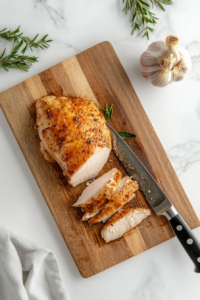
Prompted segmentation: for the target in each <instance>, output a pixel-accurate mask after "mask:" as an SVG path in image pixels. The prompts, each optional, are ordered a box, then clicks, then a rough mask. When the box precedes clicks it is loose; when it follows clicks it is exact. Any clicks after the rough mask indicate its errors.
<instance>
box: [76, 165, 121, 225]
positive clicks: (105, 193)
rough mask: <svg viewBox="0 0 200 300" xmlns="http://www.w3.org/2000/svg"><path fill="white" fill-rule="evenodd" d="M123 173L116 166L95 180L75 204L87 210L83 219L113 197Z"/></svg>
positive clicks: (91, 214) (97, 210)
mask: <svg viewBox="0 0 200 300" xmlns="http://www.w3.org/2000/svg"><path fill="white" fill-rule="evenodd" d="M121 177H122V174H121V172H120V171H119V170H117V169H116V168H113V169H112V170H110V171H109V172H107V173H105V174H104V175H102V176H101V177H99V178H98V179H96V180H95V181H93V182H92V183H91V184H90V185H89V186H88V187H87V188H86V189H85V190H84V191H83V193H82V194H81V196H80V197H79V198H78V200H77V202H76V203H75V204H74V205H73V206H76V207H81V208H82V210H83V211H84V212H85V213H84V215H83V217H82V221H85V220H88V219H89V218H91V217H92V216H94V215H96V214H97V213H98V212H99V210H100V208H101V206H102V205H103V204H104V203H105V202H106V201H107V200H108V199H110V198H111V197H112V195H113V194H114V192H115V190H116V189H117V187H118V186H119V184H120V182H121Z"/></svg>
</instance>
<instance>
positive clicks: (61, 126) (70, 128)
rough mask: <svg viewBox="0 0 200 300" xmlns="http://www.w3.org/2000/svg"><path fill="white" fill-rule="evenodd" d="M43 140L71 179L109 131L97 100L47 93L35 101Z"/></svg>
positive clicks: (107, 142) (104, 145)
mask: <svg viewBox="0 0 200 300" xmlns="http://www.w3.org/2000/svg"><path fill="white" fill-rule="evenodd" d="M36 110H37V121H36V128H38V132H39V136H40V139H41V140H42V142H43V145H44V148H45V149H46V150H47V151H48V153H49V154H50V156H51V157H52V158H53V159H54V160H56V161H57V162H58V164H59V165H60V166H61V168H62V169H63V174H64V175H66V176H67V177H68V178H69V179H70V177H71V176H73V174H75V173H76V171H78V170H79V169H80V167H81V166H83V165H84V164H85V163H86V162H87V160H88V159H89V158H90V157H91V156H92V155H93V154H95V153H96V152H99V151H101V150H102V148H109V149H110V148H111V137H110V132H109V130H108V128H107V126H106V124H105V119H104V117H103V115H102V114H101V113H100V112H99V110H98V108H97V107H96V105H95V103H94V102H93V101H90V100H86V99H82V98H67V97H56V96H47V97H43V98H41V99H39V100H37V102H36Z"/></svg>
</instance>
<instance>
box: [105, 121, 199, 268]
mask: <svg viewBox="0 0 200 300" xmlns="http://www.w3.org/2000/svg"><path fill="white" fill-rule="evenodd" d="M106 124H107V126H108V128H109V130H110V132H111V136H112V146H113V151H114V153H115V155H116V156H117V158H118V159H119V160H120V161H121V163H122V165H123V166H124V168H125V169H126V171H127V173H128V174H129V175H130V176H131V178H133V179H134V180H136V181H137V182H138V184H139V188H140V190H142V191H143V193H144V195H145V197H146V200H147V201H148V203H149V204H150V206H151V207H152V209H153V210H154V211H155V213H156V214H157V215H164V216H165V217H167V219H168V220H169V223H170V225H171V227H172V229H173V231H174V233H175V234H176V236H177V238H178V239H179V241H180V243H181V244H182V246H183V248H184V249H185V251H186V252H187V254H188V255H189V257H190V258H191V259H192V261H193V263H194V265H195V272H196V273H200V243H199V241H198V240H197V238H196V237H195V235H194V234H193V233H192V231H191V229H190V228H189V227H188V225H187V224H186V223H185V221H184V220H183V218H182V217H181V216H180V215H179V213H178V212H177V210H176V209H175V207H174V206H173V205H172V203H171V201H170V200H169V198H168V197H167V195H166V194H165V193H164V192H163V190H162V189H161V188H160V186H159V185H158V183H157V182H156V181H155V179H154V178H153V177H152V175H151V174H150V173H149V171H148V170H147V169H146V168H145V166H144V165H143V164H142V162H141V161H140V160H139V158H138V157H137V156H136V155H135V153H134V152H133V151H132V150H131V148H130V147H129V146H128V145H127V143H126V142H125V141H124V140H123V139H122V138H121V137H120V136H119V134H118V133H117V132H116V131H115V130H114V129H113V128H112V126H111V125H110V124H108V123H106Z"/></svg>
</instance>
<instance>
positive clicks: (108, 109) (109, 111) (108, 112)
mask: <svg viewBox="0 0 200 300" xmlns="http://www.w3.org/2000/svg"><path fill="white" fill-rule="evenodd" d="M101 109H102V110H104V111H105V112H106V113H105V115H104V118H105V120H106V121H107V120H108V119H109V118H110V119H111V117H112V114H113V104H111V105H110V106H108V103H106V108H103V107H102V108H101Z"/></svg>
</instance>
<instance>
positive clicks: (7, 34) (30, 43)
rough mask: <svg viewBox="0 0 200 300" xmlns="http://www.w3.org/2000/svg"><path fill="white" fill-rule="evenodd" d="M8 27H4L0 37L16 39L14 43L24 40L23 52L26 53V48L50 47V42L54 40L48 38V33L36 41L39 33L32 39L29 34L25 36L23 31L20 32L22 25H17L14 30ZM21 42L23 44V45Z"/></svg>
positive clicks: (9, 39)
mask: <svg viewBox="0 0 200 300" xmlns="http://www.w3.org/2000/svg"><path fill="white" fill-rule="evenodd" d="M6 30H7V28H4V29H3V30H1V31H0V39H1V38H2V39H5V40H7V41H10V42H11V41H14V43H20V42H21V41H22V44H23V43H24V44H25V47H24V48H23V49H22V51H21V53H23V54H24V53H25V52H26V50H28V49H31V51H33V50H32V48H41V49H43V50H44V48H48V47H49V46H50V45H49V44H48V43H50V42H52V40H47V36H48V34H46V35H45V36H43V38H41V39H40V40H39V41H36V39H37V38H38V36H39V33H38V34H36V36H35V37H34V38H33V39H32V40H31V39H29V37H27V36H23V32H20V26H19V27H17V29H15V30H14V31H11V30H7V31H6ZM22 44H21V45H22Z"/></svg>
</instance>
